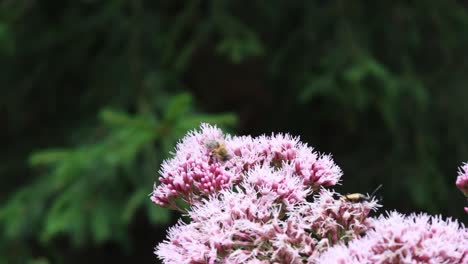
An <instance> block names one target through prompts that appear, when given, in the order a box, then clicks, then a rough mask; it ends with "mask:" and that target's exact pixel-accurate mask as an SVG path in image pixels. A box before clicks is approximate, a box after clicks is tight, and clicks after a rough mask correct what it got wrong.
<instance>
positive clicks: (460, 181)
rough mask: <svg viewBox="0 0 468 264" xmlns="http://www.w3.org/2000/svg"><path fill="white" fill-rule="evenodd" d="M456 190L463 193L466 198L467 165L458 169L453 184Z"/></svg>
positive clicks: (467, 190)
mask: <svg viewBox="0 0 468 264" xmlns="http://www.w3.org/2000/svg"><path fill="white" fill-rule="evenodd" d="M455 184H456V185H457V188H458V189H460V191H462V192H463V194H464V195H465V196H466V197H468V163H464V164H463V165H462V166H461V167H460V168H459V169H458V177H457V181H456V182H455Z"/></svg>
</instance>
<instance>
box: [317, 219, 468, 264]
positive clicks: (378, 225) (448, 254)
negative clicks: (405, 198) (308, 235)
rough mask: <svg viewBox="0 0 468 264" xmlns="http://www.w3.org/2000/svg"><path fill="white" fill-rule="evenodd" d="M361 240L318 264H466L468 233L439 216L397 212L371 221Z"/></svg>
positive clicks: (325, 255) (330, 253)
mask: <svg viewBox="0 0 468 264" xmlns="http://www.w3.org/2000/svg"><path fill="white" fill-rule="evenodd" d="M372 226H373V228H372V229H371V230H369V231H368V232H367V234H366V235H365V236H363V237H362V238H358V239H355V240H352V241H351V242H349V244H348V245H345V244H344V243H340V244H339V245H336V246H334V247H332V248H330V249H329V250H327V251H326V252H325V253H323V254H322V255H321V256H320V257H319V258H318V259H317V260H316V262H317V263H467V261H468V229H466V228H465V227H464V226H463V224H461V223H458V222H457V221H455V220H451V219H447V220H442V218H441V217H439V216H428V215H426V214H419V215H416V214H412V215H410V216H404V215H401V214H399V213H396V212H392V213H389V214H388V216H387V217H384V216H381V217H379V218H377V219H373V221H372Z"/></svg>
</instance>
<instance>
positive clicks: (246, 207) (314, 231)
mask: <svg viewBox="0 0 468 264" xmlns="http://www.w3.org/2000/svg"><path fill="white" fill-rule="evenodd" d="M262 170H263V169H260V170H255V172H252V173H249V174H248V175H247V176H246V178H245V179H244V181H243V182H241V183H240V184H239V185H238V186H236V187H235V188H234V189H225V190H221V191H220V192H219V193H217V194H213V195H211V196H210V197H209V199H207V200H205V201H204V202H197V203H195V204H194V205H193V206H192V208H191V210H189V212H188V215H189V216H190V218H191V220H192V221H191V222H190V223H188V224H186V223H183V222H179V224H178V225H176V226H175V227H172V228H171V229H170V231H169V236H168V240H166V241H165V242H163V243H161V244H159V245H158V247H157V248H156V255H157V256H158V257H159V258H161V259H162V260H163V261H164V263H244V262H245V263H304V261H308V262H310V261H312V260H313V258H315V257H317V256H318V255H319V254H320V252H322V251H324V250H326V249H327V248H328V247H330V246H331V245H334V244H336V243H338V242H339V241H341V240H343V239H351V238H354V237H356V236H359V235H360V234H362V233H364V232H365V231H367V229H368V226H369V224H370V222H368V221H367V220H366V219H367V215H368V213H369V212H370V211H371V210H372V209H375V208H376V206H377V203H376V202H375V201H370V202H364V203H352V202H349V201H346V200H345V199H339V198H338V199H337V198H336V197H335V196H336V194H335V193H333V192H330V191H326V190H321V193H320V195H317V196H316V199H315V201H314V202H307V201H305V200H304V201H302V202H300V203H296V204H290V205H285V204H284V203H283V202H282V201H283V200H284V199H285V197H284V196H283V192H279V191H278V188H276V187H274V185H275V184H274V181H272V183H268V184H264V185H262V188H260V189H259V188H258V186H259V185H257V183H256V180H255V179H254V178H256V177H257V176H258V175H256V174H257V173H260V172H265V173H268V171H262ZM277 176H280V175H277ZM270 178H274V176H270ZM298 181H299V179H297V180H296V181H295V182H298ZM299 186H301V185H299ZM302 188H305V187H302ZM286 189H287V188H286ZM286 193H287V192H286Z"/></svg>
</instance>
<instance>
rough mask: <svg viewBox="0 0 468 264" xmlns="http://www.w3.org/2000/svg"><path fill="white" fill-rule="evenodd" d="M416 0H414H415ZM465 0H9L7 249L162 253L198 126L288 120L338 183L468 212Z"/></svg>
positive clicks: (265, 125) (254, 127)
mask: <svg viewBox="0 0 468 264" xmlns="http://www.w3.org/2000/svg"><path fill="white" fill-rule="evenodd" d="M408 2H411V3H408ZM467 5H468V4H467V2H466V1H445V0H429V1H422V0H421V1H345V0H341V1H275V0H270V1H260V0H259V1H234V0H233V1H201V0H200V1H197V0H189V1H172V0H165V1H149V0H147V1H144V0H132V1H130V0H127V1H124V0H114V1H98V0H82V1H78V0H77V1H30V0H4V1H1V2H0V87H1V89H2V90H1V96H0V124H2V126H1V127H2V129H1V130H0V144H1V146H2V148H1V150H0V175H1V182H0V202H1V203H0V232H1V233H0V234H1V237H0V263H31V264H32V263H34V264H46V263H102V262H103V261H105V262H111V261H112V262H113V263H155V262H156V257H155V256H154V255H153V248H154V246H155V245H156V244H157V243H158V242H160V241H162V239H163V238H164V236H165V229H166V228H167V226H168V225H171V224H173V223H174V221H175V220H176V218H177V215H175V214H173V213H170V212H168V211H166V210H164V209H161V208H159V207H157V206H155V205H152V204H151V202H150V200H149V197H148V194H149V193H150V192H151V191H152V186H153V183H154V182H155V181H156V179H157V171H158V168H159V164H160V162H161V161H162V160H163V159H164V158H166V157H168V153H169V151H171V150H172V149H173V147H174V144H175V142H176V141H177V140H178V139H179V138H181V137H182V136H183V135H184V134H185V133H186V131H187V130H189V129H192V128H195V127H197V126H198V125H199V124H200V122H202V121H205V122H210V123H213V124H218V125H219V126H220V127H223V129H226V131H229V132H230V133H235V134H252V135H260V134H263V133H266V134H270V133H271V132H290V133H291V134H293V135H299V136H301V139H302V140H303V141H306V142H308V143H309V144H310V145H312V146H314V147H315V148H316V149H317V150H319V151H321V152H325V153H332V154H333V156H334V159H335V161H336V163H337V164H338V165H339V166H341V168H342V169H343V171H344V173H345V174H344V177H343V185H341V186H338V187H337V190H338V191H340V192H342V193H346V192H356V191H357V192H363V193H365V192H371V191H372V190H373V189H374V188H375V187H376V186H377V185H379V184H383V188H382V190H381V191H380V195H381V196H382V198H383V201H382V203H383V204H384V207H383V209H382V210H381V212H384V211H385V210H392V209H397V210H399V211H402V212H413V211H416V212H420V211H426V212H429V213H433V214H443V215H444V216H453V217H456V218H458V219H460V220H461V221H464V222H465V223H466V220H467V217H466V214H465V213H464V212H463V205H464V202H465V201H464V198H463V195H462V194H461V193H460V192H459V191H458V190H457V189H456V187H455V185H454V181H455V177H456V172H457V167H458V166H459V165H461V163H462V162H463V161H467V160H468V87H467V85H468V48H467V47H468V10H467Z"/></svg>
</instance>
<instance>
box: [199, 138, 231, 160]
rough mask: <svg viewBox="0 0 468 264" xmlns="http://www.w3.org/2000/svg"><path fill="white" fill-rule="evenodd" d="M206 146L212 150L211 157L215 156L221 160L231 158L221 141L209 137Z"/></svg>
mask: <svg viewBox="0 0 468 264" xmlns="http://www.w3.org/2000/svg"><path fill="white" fill-rule="evenodd" d="M205 147H207V148H208V149H209V150H210V157H212V158H213V157H215V158H216V159H217V160H219V161H227V160H229V159H231V155H229V153H228V150H227V148H226V146H225V145H224V144H223V143H222V142H219V141H216V140H214V139H209V140H207V141H205Z"/></svg>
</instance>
